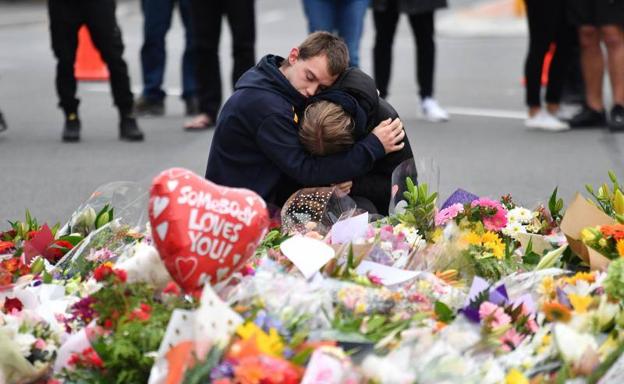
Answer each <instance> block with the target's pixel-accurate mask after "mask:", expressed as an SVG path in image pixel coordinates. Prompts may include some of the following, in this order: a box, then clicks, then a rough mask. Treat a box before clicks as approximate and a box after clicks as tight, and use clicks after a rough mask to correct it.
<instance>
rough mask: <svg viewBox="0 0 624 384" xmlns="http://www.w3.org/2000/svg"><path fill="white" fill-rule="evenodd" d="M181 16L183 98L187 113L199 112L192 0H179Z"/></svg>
mask: <svg viewBox="0 0 624 384" xmlns="http://www.w3.org/2000/svg"><path fill="white" fill-rule="evenodd" d="M178 4H179V6H180V7H179V8H180V17H181V19H182V24H183V25H184V37H185V43H184V54H183V55H182V98H183V99H184V100H185V102H186V114H187V115H194V114H197V113H198V108H199V103H198V101H197V81H196V80H195V74H196V72H197V70H196V66H195V59H196V55H195V42H194V39H193V21H192V12H191V0H178Z"/></svg>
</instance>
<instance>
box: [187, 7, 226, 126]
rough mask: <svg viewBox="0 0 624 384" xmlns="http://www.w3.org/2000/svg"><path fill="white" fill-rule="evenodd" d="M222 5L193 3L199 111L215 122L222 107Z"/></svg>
mask: <svg viewBox="0 0 624 384" xmlns="http://www.w3.org/2000/svg"><path fill="white" fill-rule="evenodd" d="M223 3H225V2H223V1H206V0H193V1H192V3H191V6H192V11H193V12H192V14H193V18H192V25H193V30H194V33H195V54H196V58H197V59H196V71H197V91H198V95H199V104H200V105H199V108H200V110H201V112H203V113H207V114H208V115H210V116H211V117H212V118H213V119H216V116H217V112H218V111H219V108H220V107H221V97H222V94H221V68H220V65H219V40H220V38H221V19H222V17H223V6H224V4H223Z"/></svg>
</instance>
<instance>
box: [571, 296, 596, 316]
mask: <svg viewBox="0 0 624 384" xmlns="http://www.w3.org/2000/svg"><path fill="white" fill-rule="evenodd" d="M568 297H569V299H570V303H571V304H572V307H574V310H575V311H576V312H578V313H585V312H587V308H588V307H589V305H590V304H591V302H592V298H591V296H581V295H577V294H574V293H571V294H570V295H569V296H568Z"/></svg>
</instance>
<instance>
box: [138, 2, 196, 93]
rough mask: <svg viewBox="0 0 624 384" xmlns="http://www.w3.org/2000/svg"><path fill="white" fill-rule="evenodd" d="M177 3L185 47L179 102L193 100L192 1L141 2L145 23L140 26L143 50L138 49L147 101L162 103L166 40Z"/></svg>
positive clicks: (194, 84) (194, 88)
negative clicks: (180, 99) (182, 26)
mask: <svg viewBox="0 0 624 384" xmlns="http://www.w3.org/2000/svg"><path fill="white" fill-rule="evenodd" d="M176 2H177V3H178V5H179V9H180V16H181V18H182V24H183V25H184V29H185V31H186V32H185V38H186V44H185V47H184V54H183V56H182V98H183V99H188V98H191V97H194V96H195V94H196V91H197V89H196V88H197V85H196V83H195V53H194V51H193V31H192V26H191V0H141V6H142V9H143V15H144V17H145V22H144V24H143V46H142V47H141V69H142V70H143V96H144V97H145V98H147V99H150V100H162V99H164V98H165V96H166V93H165V92H164V91H163V89H162V83H163V78H164V75H165V61H166V58H167V53H166V50H165V36H166V35H167V32H168V31H169V28H170V27H171V18H172V16H173V9H174V6H175V3H176Z"/></svg>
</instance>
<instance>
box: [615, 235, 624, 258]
mask: <svg viewBox="0 0 624 384" xmlns="http://www.w3.org/2000/svg"><path fill="white" fill-rule="evenodd" d="M615 248H616V249H617V252H618V255H620V257H624V239H622V240H618V241H617V243H615Z"/></svg>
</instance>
